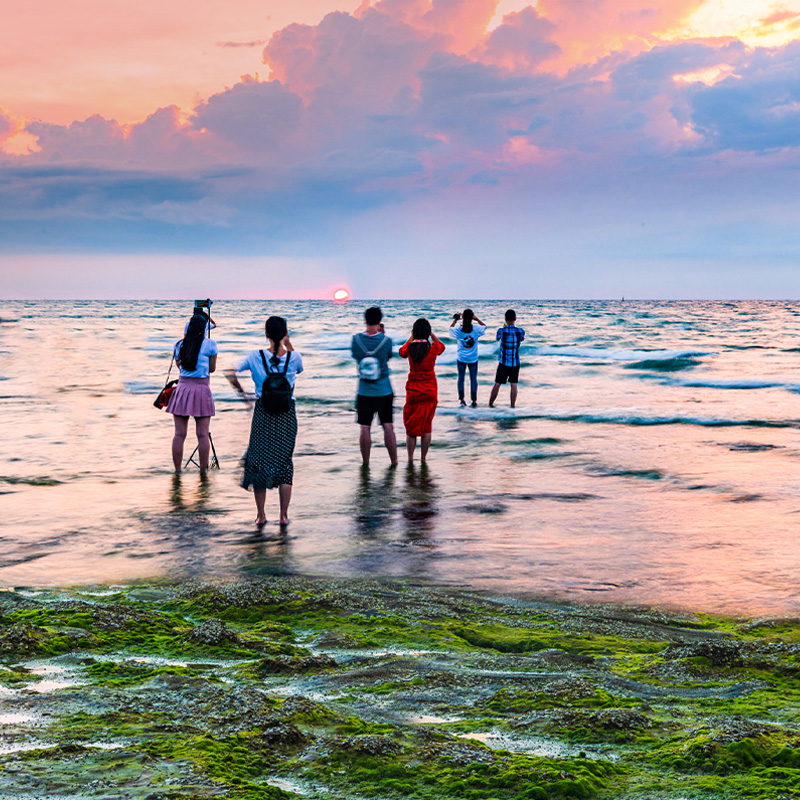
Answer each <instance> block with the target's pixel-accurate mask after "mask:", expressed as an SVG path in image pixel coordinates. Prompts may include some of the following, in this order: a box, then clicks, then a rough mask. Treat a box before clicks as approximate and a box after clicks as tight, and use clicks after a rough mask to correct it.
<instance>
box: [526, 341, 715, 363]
mask: <svg viewBox="0 0 800 800" xmlns="http://www.w3.org/2000/svg"><path fill="white" fill-rule="evenodd" d="M523 352H527V354H529V355H535V356H562V357H566V358H582V359H587V360H590V361H592V360H596V361H671V360H672V359H675V358H691V357H692V356H707V355H710V353H708V352H705V351H701V350H617V349H613V348H608V349H606V348H602V347H558V346H549V345H548V346H543V347H527V348H525V346H524V345H523Z"/></svg>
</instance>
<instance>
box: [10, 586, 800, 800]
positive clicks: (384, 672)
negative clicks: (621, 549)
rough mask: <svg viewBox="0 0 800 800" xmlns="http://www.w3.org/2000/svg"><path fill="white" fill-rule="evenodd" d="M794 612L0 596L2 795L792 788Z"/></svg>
mask: <svg viewBox="0 0 800 800" xmlns="http://www.w3.org/2000/svg"><path fill="white" fill-rule="evenodd" d="M799 678H800V620H794V619H793V620H788V619H757V620H743V619H730V618H722V617H714V616H708V615H702V614H683V613H676V612H667V611H663V610H649V609H628V608H619V607H611V606H601V605H594V606H592V605H574V604H566V603H555V602H550V601H544V600H538V601H534V600H526V599H520V598H496V597H489V596H486V595H481V594H477V593H474V592H470V591H457V590H451V589H445V588H437V587H431V586H423V585H418V584H412V583H407V582H403V583H398V582H392V581H375V580H370V581H363V580H344V579H342V580H338V579H330V578H324V579H322V578H311V577H297V576H285V575H281V576H268V577H264V578H261V579H258V580H250V581H246V582H241V581H240V582H231V583H211V582H196V583H185V582H184V583H180V584H168V583H148V584H146V585H144V584H139V585H131V586H125V587H104V588H98V587H91V588H87V587H81V588H74V589H61V590H43V591H23V590H16V591H5V592H0V754H1V755H2V760H0V800H7V799H8V800H10V798H12V797H13V798H19V797H36V798H41V797H47V798H60V797H63V798H67V797H68V798H71V800H78V799H80V800H83V799H84V798H85V799H86V800H111V799H112V798H114V799H117V798H120V799H121V798H126V800H128V799H130V800H166V799H167V798H169V799H170V800H173V799H177V798H187V799H188V798H192V799H194V800H197V799H198V798H209V797H226V798H228V797H230V798H244V799H245V800H256V798H258V799H259V800H261V799H262V798H297V797H307V798H348V799H349V798H352V800H357V799H358V800H360V799H361V798H364V799H365V800H366V798H373V799H374V798H381V799H384V798H385V799H386V800H393V799H394V798H458V799H459V800H462V799H463V798H468V799H474V800H505V799H507V798H508V799H510V798H533V799H535V800H550V798H593V797H598V798H630V799H631V800H633V799H634V798H637V799H640V800H644V799H645V798H648V799H650V800H655V799H656V798H665V800H666V798H671V799H672V800H678V798H681V800H687V799H688V798H739V797H742V798H750V797H752V798H762V799H763V800H767V799H771V800H781V798H794V797H800V710H799V709H800V680H799Z"/></svg>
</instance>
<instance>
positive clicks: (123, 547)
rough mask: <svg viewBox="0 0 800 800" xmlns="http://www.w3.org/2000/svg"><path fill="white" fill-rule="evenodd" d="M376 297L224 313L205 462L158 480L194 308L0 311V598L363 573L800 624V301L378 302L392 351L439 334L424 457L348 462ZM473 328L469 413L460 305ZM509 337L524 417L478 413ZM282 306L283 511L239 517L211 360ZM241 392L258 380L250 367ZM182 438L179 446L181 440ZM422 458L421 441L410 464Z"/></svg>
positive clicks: (354, 455) (70, 304)
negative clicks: (291, 353)
mask: <svg viewBox="0 0 800 800" xmlns="http://www.w3.org/2000/svg"><path fill="white" fill-rule="evenodd" d="M371 304H372V303H367V302H359V301H349V302H346V303H334V302H325V301H283V300H282V301H271V300H263V301H252V300H248V301H222V300H220V301H217V302H215V303H214V305H213V312H212V313H213V317H214V319H215V320H216V322H217V327H216V329H215V330H214V332H213V336H214V338H215V339H216V340H217V342H218V344H219V359H218V368H217V372H216V373H214V375H212V378H211V388H212V391H213V394H214V398H215V401H216V408H217V415H216V416H215V417H214V419H213V421H212V425H211V434H212V438H213V443H214V448H215V451H216V455H217V457H218V459H219V467H220V468H219V470H214V471H212V472H211V473H210V475H209V476H208V477H207V478H202V477H201V476H200V475H199V474H198V471H197V469H196V467H195V466H194V465H193V464H190V465H189V466H188V467H187V469H186V470H185V471H184V473H183V475H182V476H181V477H180V478H178V477H176V476H174V475H173V474H172V463H171V458H170V442H171V439H172V431H173V426H172V418H171V417H170V416H169V415H168V414H166V413H165V412H164V411H159V410H157V409H156V408H154V407H153V400H154V399H155V396H156V394H157V393H158V391H159V390H160V388H161V387H162V386H163V384H164V381H165V378H166V375H167V370H168V366H169V363H170V353H171V350H172V346H173V345H174V343H175V342H176V340H177V339H179V338H180V337H181V336H182V332H183V329H184V325H185V323H186V321H187V319H188V318H189V316H190V314H191V310H192V305H193V304H192V301H191V300H187V301H184V302H178V301H130V300H125V301H35V302H34V301H0V412H1V416H0V588H10V587H14V588H18V589H19V588H25V587H28V588H31V587H48V586H67V585H84V584H91V585H97V584H102V585H112V586H113V585H118V584H128V583H131V582H134V581H150V580H162V579H169V580H182V579H186V580H191V579H201V580H202V579H229V578H240V577H257V576H260V575H268V574H273V573H302V574H311V575H323V576H356V577H369V578H388V579H401V580H407V581H412V582H421V583H435V584H439V585H446V586H453V587H459V588H460V589H464V588H468V589H474V590H476V591H483V592H490V593H493V594H496V595H502V596H515V597H520V596H526V597H548V598H553V599H563V600H571V601H589V602H601V603H613V604H631V605H636V606H656V607H668V608H681V609H691V610H694V611H702V612H708V613H723V614H733V615H790V614H797V613H798V612H800V546H798V539H800V339H798V333H799V332H800V303H796V302H784V301H781V302H721V301H718V302H661V301H653V302H645V301H624V302H623V301H591V302H590V301H520V300H504V301H481V300H475V299H471V300H454V301H444V300H416V301H410V300H402V301H395V300H382V301H379V304H380V305H381V306H382V308H383V310H384V314H385V323H386V328H387V332H388V333H389V335H390V336H391V337H392V339H393V341H394V344H395V354H396V353H397V346H398V345H399V344H400V343H402V342H403V341H405V339H406V338H407V335H408V333H409V331H410V328H411V325H412V323H413V321H414V320H415V319H416V318H418V317H426V318H428V319H429V320H430V321H431V324H432V326H433V329H434V331H436V332H437V334H438V335H439V336H440V337H441V338H442V340H443V341H444V342H445V344H446V346H447V350H446V352H445V353H444V354H443V355H442V356H441V357H440V358H439V359H438V362H437V367H436V371H437V377H438V381H439V408H438V411H437V415H436V418H435V420H434V427H433V444H432V447H431V451H430V454H429V463H428V464H427V465H426V466H424V467H423V466H421V465H420V464H419V463H418V462H417V463H415V464H414V465H412V466H409V465H408V464H407V461H406V456H405V452H404V450H403V448H402V443H403V439H404V431H403V427H402V405H403V396H404V382H405V373H406V369H407V368H406V364H405V362H404V361H403V360H402V359H400V358H396V359H393V360H392V361H391V362H390V363H391V366H392V371H393V374H392V381H393V386H394V390H395V393H396V397H395V414H396V417H395V424H396V429H397V432H398V440H399V442H400V444H401V450H400V466H399V467H398V468H396V469H392V468H390V466H389V461H388V458H387V455H386V451H385V450H384V449H383V447H382V437H381V436H380V434H379V431H378V430H377V423H376V425H375V427H374V429H373V437H374V445H375V446H374V450H373V457H372V463H371V466H370V467H369V468H368V469H364V468H362V466H361V459H360V455H359V448H358V426H357V424H356V420H355V413H354V406H353V402H354V396H355V392H356V385H357V382H356V369H355V364H354V362H353V361H352V360H351V358H350V352H349V347H350V340H351V337H352V335H353V333H355V332H357V331H359V330H361V329H362V328H363V311H364V308H365V307H366V306H367V305H371ZM467 305H469V306H470V307H472V308H473V309H474V310H475V312H476V313H477V315H478V316H479V317H480V318H481V319H483V320H484V322H486V323H487V324H488V326H489V331H488V332H487V335H486V336H485V337H484V338H483V339H481V340H480V345H479V352H480V361H479V381H480V386H479V396H478V403H479V405H478V408H476V409H472V408H460V407H459V404H458V398H457V392H456V348H455V343H454V342H453V341H452V340H451V339H450V338H449V336H448V328H449V325H450V321H451V319H452V314H453V313H454V312H455V311H459V310H462V309H463V308H464V307H465V306H467ZM508 307H513V308H515V309H516V312H517V319H518V325H519V326H520V327H522V328H524V329H525V331H526V338H525V342H524V344H523V347H522V365H523V366H522V370H521V373H520V383H519V400H518V404H517V408H515V409H511V408H510V407H509V394H508V387H507V386H506V387H503V389H502V390H501V392H500V397H499V400H498V404H497V407H496V408H494V409H491V408H488V396H489V391H490V388H491V385H492V383H493V378H494V371H495V365H496V359H497V343H496V342H495V341H494V338H495V337H494V332H495V330H496V329H497V327H498V326H500V325H501V324H502V321H503V315H504V312H505V310H506V308H508ZM271 314H279V315H281V316H284V317H286V318H287V320H288V324H289V330H290V333H291V336H292V339H293V342H294V345H295V348H296V349H297V350H298V351H300V352H301V353H302V355H303V361H304V364H305V371H304V372H303V373H302V375H300V376H299V377H298V380H297V386H296V396H297V409H298V420H299V434H298V440H297V449H296V452H295V485H294V496H293V500H292V506H291V509H290V516H291V520H292V521H291V524H290V525H289V526H288V529H287V530H285V531H282V530H281V529H280V528H279V526H278V525H277V517H278V513H277V511H278V509H277V496H276V493H275V492H272V493H270V494H269V495H268V498H267V503H268V505H267V515H268V518H269V522H268V524H267V525H266V526H265V528H264V529H263V530H262V531H258V530H257V529H256V528H255V525H254V519H255V506H254V503H253V498H252V495H251V494H249V493H248V492H246V491H245V490H243V489H242V488H241V487H240V485H239V481H240V477H241V475H240V460H241V457H242V455H243V453H244V451H245V448H246V446H247V439H248V432H249V423H250V412H249V410H248V406H247V405H246V403H245V402H243V400H242V399H241V398H240V397H239V396H237V394H236V393H235V392H234V391H233V390H232V389H231V387H230V386H229V384H228V383H227V381H226V380H225V378H224V376H223V370H225V369H227V368H230V367H232V366H233V365H234V363H235V362H236V361H237V360H239V359H240V358H241V357H242V356H244V355H245V354H246V353H247V352H249V351H250V350H254V349H257V348H259V347H261V346H263V345H264V334H263V331H264V321H265V319H266V317H267V316H269V315H271ZM248 386H249V387H251V388H252V382H251V381H249V380H248ZM194 444H195V442H194V440H193V437H192V428H191V427H190V435H189V439H188V440H187V450H186V454H185V455H186V457H187V458H188V457H189V456H190V454H191V452H192V449H193V447H194ZM417 457H418V453H417Z"/></svg>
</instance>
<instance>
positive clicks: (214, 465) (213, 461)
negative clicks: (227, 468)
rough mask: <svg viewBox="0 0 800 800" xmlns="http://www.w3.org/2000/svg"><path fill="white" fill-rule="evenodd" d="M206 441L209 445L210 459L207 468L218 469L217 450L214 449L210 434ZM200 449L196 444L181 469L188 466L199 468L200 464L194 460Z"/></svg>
mask: <svg viewBox="0 0 800 800" xmlns="http://www.w3.org/2000/svg"><path fill="white" fill-rule="evenodd" d="M208 441H209V442H210V443H211V458H210V459H209V460H208V468H209V469H219V459H218V458H217V449H216V448H215V447H214V440H213V439H212V438H211V434H210V433H209V434H208ZM199 449H200V445H199V444H198V445H197V447H195V448H194V450H192V454H191V455H190V456H189V458H187V459H186V463H185V464H184V465H183V468H184V469H186V467H188V466H189V464H194V465H195V466H196V467H198V468H199V467H200V463H199V462H198V461H195V460H194V457H195V455H196V454H197V451H198V450H199Z"/></svg>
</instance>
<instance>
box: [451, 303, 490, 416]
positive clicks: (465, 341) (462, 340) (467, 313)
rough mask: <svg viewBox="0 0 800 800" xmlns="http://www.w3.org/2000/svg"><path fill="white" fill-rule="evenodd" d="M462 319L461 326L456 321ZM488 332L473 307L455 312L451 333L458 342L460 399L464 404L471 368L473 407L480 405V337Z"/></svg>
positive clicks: (470, 384)
mask: <svg viewBox="0 0 800 800" xmlns="http://www.w3.org/2000/svg"><path fill="white" fill-rule="evenodd" d="M458 320H461V326H460V327H458V328H457V327H456V322H458ZM484 333H486V326H485V325H484V324H483V323H482V322H481V321H480V320H479V319H478V318H477V317H476V316H475V312H474V311H473V310H472V309H471V308H465V309H464V313H463V314H453V325H452V326H451V328H450V335H451V336H452V337H453V338H454V339H455V340H456V341H457V342H458V399H459V401H460V402H461V405H462V406H465V405H466V404H467V401H466V400H465V399H464V378H465V375H466V372H467V369H469V389H470V396H471V397H472V403H471V405H472V408H477V407H478V339H479V338H480V337H481V336H483V334H484Z"/></svg>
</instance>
